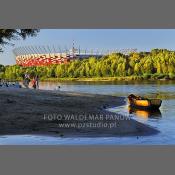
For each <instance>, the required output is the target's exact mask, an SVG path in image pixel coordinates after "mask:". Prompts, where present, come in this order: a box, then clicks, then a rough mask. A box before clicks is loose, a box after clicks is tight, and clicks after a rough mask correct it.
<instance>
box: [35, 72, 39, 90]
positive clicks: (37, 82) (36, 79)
mask: <svg viewBox="0 0 175 175" xmlns="http://www.w3.org/2000/svg"><path fill="white" fill-rule="evenodd" d="M35 81H36V88H37V89H39V76H38V75H36V76H35Z"/></svg>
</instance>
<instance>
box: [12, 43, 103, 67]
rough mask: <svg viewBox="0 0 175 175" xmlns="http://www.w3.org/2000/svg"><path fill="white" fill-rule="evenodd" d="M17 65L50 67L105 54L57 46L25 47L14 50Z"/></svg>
mask: <svg viewBox="0 0 175 175" xmlns="http://www.w3.org/2000/svg"><path fill="white" fill-rule="evenodd" d="M13 54H14V55H15V60H16V64H17V65H20V66H24V67H28V66H48V65H52V64H65V63H68V62H70V61H71V60H75V59H84V58H89V57H97V58H99V57H102V56H103V55H104V53H102V52H101V53H99V52H98V51H94V50H90V51H88V50H87V49H86V50H82V49H80V47H79V48H78V49H76V48H75V47H74V46H73V47H72V48H71V49H67V48H66V49H61V48H60V47H55V46H52V47H51V46H25V47H18V48H15V49H13Z"/></svg>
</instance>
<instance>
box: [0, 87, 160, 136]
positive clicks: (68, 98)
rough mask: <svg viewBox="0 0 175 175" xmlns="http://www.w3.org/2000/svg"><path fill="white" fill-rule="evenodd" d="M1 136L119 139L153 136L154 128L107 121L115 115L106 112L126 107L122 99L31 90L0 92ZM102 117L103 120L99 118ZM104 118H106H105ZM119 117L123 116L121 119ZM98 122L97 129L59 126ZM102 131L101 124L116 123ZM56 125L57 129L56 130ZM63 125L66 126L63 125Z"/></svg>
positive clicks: (131, 123)
mask: <svg viewBox="0 0 175 175" xmlns="http://www.w3.org/2000/svg"><path fill="white" fill-rule="evenodd" d="M0 97H1V98H0V106H1V107H0V108H1V109H0V119H1V123H0V135H27V134H32V135H45V136H57V137H118V136H145V135H152V134H156V133H158V132H159V131H157V130H156V129H154V128H152V127H150V126H148V125H145V124H142V123H139V122H137V121H135V120H133V119H130V120H128V119H127V120H121V118H119V119H117V120H116V119H114V118H112V119H111V118H107V117H106V116H116V115H117V114H115V113H112V112H109V111H107V110H106V109H107V108H109V107H113V106H115V107H116V106H121V105H124V104H125V101H124V99H125V98H124V97H117V96H109V95H96V94H87V93H75V92H65V91H64V92H63V91H46V90H31V89H23V88H22V89H8V88H6V89H0ZM55 114H56V115H57V116H58V115H59V116H60V115H61V116H67V115H70V116H71V115H73V116H75V115H80V116H86V115H87V116H88V117H89V116H93V115H94V116H97V118H96V119H95V120H93V121H91V120H90V118H87V120H81V119H78V120H75V119H73V120H65V119H64V117H62V118H61V119H59V120H58V118H56V119H55V118H54V120H50V118H44V115H45V116H47V117H48V116H49V115H50V116H51V117H52V118H53V116H54V115H55ZM100 116H102V117H103V118H102V120H99V118H98V117H100ZM105 117H106V118H105ZM120 117H122V116H120ZM90 122H91V123H92V124H93V125H95V124H99V122H100V123H101V125H100V127H95V128H94V127H84V128H83V127H80V128H78V127H62V128H61V127H60V124H69V126H72V125H71V124H75V123H76V126H78V125H77V124H79V125H80V124H81V125H84V124H86V126H89V125H88V124H89V123H90ZM115 123H116V125H115V126H116V127H113V128H105V127H103V124H107V125H110V124H115ZM58 126H59V127H58ZM64 126H65V125H64Z"/></svg>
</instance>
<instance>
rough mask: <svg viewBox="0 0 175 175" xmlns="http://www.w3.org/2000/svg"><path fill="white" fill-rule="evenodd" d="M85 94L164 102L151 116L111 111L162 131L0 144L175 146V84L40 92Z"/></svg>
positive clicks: (2, 140) (47, 85)
mask: <svg viewBox="0 0 175 175" xmlns="http://www.w3.org/2000/svg"><path fill="white" fill-rule="evenodd" d="M58 86H60V91H63V93H64V91H72V92H85V93H95V94H106V95H117V96H123V97H127V96H128V95H129V94H131V93H134V94H139V95H143V96H148V97H153V98H161V99H162V100H163V102H162V105H161V107H160V111H159V112H156V113H148V112H146V111H143V110H137V111H131V110H130V109H128V106H127V103H126V105H124V106H120V107H114V108H110V109H108V110H110V111H112V112H116V113H121V114H125V115H129V114H130V115H131V116H132V118H133V119H134V120H137V121H140V122H142V123H146V124H148V125H150V126H152V127H154V128H156V129H158V130H159V131H160V133H158V134H156V135H152V136H141V137H136V136H130V137H126V136H125V137H100V138H64V137H63V138H62V137H50V136H39V135H16V136H13V135H12V136H10V135H9V136H8V135H7V136H1V137H0V144H15V145H16V144H27V145H32V144H34V145H35V144H39V145H42V144H44V145H49V144H50V145H60V144H61V145H89V144H98V145H104V144H105V145H116V144H117V145H118V144H122V145H133V144H134V145H140V144H141V145H165V144H168V145H169V144H171V145H172V144H175V81H135V82H132V83H131V82H124V81H122V82H63V83H60V82H59V83H57V82H41V83H40V89H46V90H55V89H57V87H58Z"/></svg>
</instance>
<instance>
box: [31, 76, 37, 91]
mask: <svg viewBox="0 0 175 175" xmlns="http://www.w3.org/2000/svg"><path fill="white" fill-rule="evenodd" d="M32 87H33V89H36V79H35V77H33V79H32Z"/></svg>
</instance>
